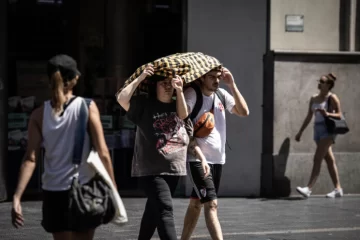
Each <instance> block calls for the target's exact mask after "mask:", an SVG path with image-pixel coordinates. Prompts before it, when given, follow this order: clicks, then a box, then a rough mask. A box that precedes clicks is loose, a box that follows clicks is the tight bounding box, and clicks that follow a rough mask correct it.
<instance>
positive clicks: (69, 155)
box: [42, 97, 94, 191]
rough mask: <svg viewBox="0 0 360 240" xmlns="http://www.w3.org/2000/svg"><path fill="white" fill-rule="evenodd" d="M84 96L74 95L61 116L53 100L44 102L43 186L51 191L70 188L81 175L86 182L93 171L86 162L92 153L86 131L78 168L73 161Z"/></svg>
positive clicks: (83, 181)
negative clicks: (53, 104) (55, 111)
mask: <svg viewBox="0 0 360 240" xmlns="http://www.w3.org/2000/svg"><path fill="white" fill-rule="evenodd" d="M81 104H82V98H80V97H77V98H75V99H74V100H73V101H72V102H71V103H70V104H69V105H68V106H67V108H66V109H65V111H64V112H63V114H62V115H61V116H54V114H53V113H52V107H51V104H50V101H46V102H45V103H44V115H43V124H42V135H43V146H44V148H45V157H44V173H43V175H42V188H43V189H44V190H48V191H64V190H68V189H70V187H71V183H72V179H73V178H74V177H79V181H80V183H85V182H87V181H89V180H90V179H91V177H93V175H94V172H93V170H92V169H91V168H90V166H89V165H88V164H86V159H87V156H88V155H89V152H90V145H89V141H90V138H89V134H88V133H86V136H85V140H84V148H83V154H82V160H81V161H82V162H81V164H80V165H79V166H78V167H76V166H75V165H74V164H73V163H72V160H73V152H74V142H75V129H76V126H77V121H78V120H79V113H80V106H81Z"/></svg>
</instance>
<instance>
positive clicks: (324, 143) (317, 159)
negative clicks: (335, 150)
mask: <svg viewBox="0 0 360 240" xmlns="http://www.w3.org/2000/svg"><path fill="white" fill-rule="evenodd" d="M332 143H333V138H332V137H327V138H323V139H321V140H320V141H319V142H318V144H317V148H316V151H315V155H314V164H313V169H312V172H311V176H310V180H309V183H308V188H309V189H311V188H312V187H313V186H314V184H315V182H316V180H317V178H318V177H319V174H320V169H321V162H322V160H323V159H324V158H325V155H326V154H327V152H328V150H329V148H330V146H331V144H332Z"/></svg>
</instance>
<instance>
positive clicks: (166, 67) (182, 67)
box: [116, 52, 222, 95]
mask: <svg viewBox="0 0 360 240" xmlns="http://www.w3.org/2000/svg"><path fill="white" fill-rule="evenodd" d="M149 64H152V65H153V66H154V70H155V72H154V74H155V75H159V76H163V77H173V76H175V75H179V76H180V77H181V78H182V79H183V81H184V83H185V84H186V83H190V82H192V81H195V80H196V79H198V78H200V77H201V76H203V75H205V74H206V73H208V72H209V71H211V70H221V68H222V64H221V63H220V62H219V60H218V59H216V58H215V57H212V56H209V55H205V54H203V53H201V52H187V53H176V54H172V55H169V56H166V57H162V58H159V59H157V60H155V61H153V62H150V63H147V64H144V65H142V66H140V67H139V68H137V69H136V71H135V72H134V73H133V74H132V75H131V76H130V78H128V79H127V80H126V81H125V84H124V86H123V87H122V88H121V89H120V90H119V91H118V92H117V93H116V95H117V94H118V93H119V92H120V91H121V90H122V89H124V88H125V87H126V86H127V85H129V84H130V83H131V82H132V81H134V80H135V79H136V78H138V77H139V76H140V75H141V73H142V72H143V71H144V69H145V68H146V67H147V66H148V65H149ZM148 84H149V82H148V81H147V80H146V79H145V80H144V81H143V82H142V83H141V84H140V85H139V87H138V90H139V91H141V92H147V89H148Z"/></svg>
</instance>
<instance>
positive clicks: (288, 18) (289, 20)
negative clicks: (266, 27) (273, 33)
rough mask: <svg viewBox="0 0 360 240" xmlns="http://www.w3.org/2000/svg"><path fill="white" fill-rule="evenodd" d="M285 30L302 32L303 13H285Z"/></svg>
mask: <svg viewBox="0 0 360 240" xmlns="http://www.w3.org/2000/svg"><path fill="white" fill-rule="evenodd" d="M285 31H286V32H303V31H304V15H291V14H287V15H285Z"/></svg>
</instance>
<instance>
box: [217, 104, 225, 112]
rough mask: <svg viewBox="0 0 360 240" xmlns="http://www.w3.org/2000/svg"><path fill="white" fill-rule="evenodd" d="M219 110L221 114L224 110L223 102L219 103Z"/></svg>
mask: <svg viewBox="0 0 360 240" xmlns="http://www.w3.org/2000/svg"><path fill="white" fill-rule="evenodd" d="M218 108H219V110H220V112H222V111H223V110H224V105H223V104H222V102H219V104H218Z"/></svg>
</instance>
